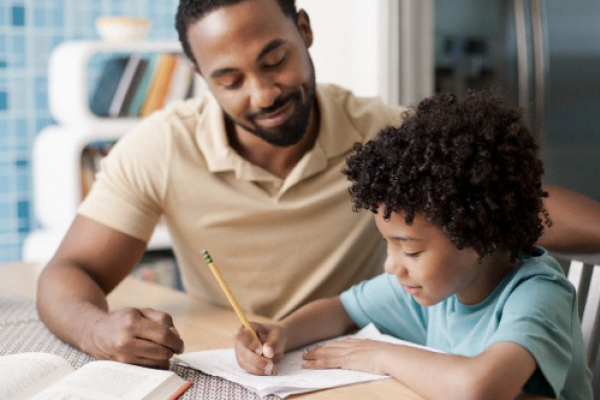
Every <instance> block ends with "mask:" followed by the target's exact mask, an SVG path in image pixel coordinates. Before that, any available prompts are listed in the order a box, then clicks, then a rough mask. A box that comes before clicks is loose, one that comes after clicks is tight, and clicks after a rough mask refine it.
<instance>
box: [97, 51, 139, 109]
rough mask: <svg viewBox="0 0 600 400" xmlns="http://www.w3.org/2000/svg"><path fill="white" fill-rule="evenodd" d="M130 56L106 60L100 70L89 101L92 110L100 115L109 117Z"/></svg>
mask: <svg viewBox="0 0 600 400" xmlns="http://www.w3.org/2000/svg"><path fill="white" fill-rule="evenodd" d="M128 60H129V57H114V58H110V59H108V60H106V62H105V63H104V64H103V66H102V69H101V71H100V78H99V79H98V81H97V82H96V87H95V89H94V91H93V92H92V96H91V98H90V101H89V107H90V111H92V113H94V114H95V115H97V116H99V117H107V116H108V115H109V110H110V107H111V104H112V102H113V98H114V97H115V93H116V91H117V87H118V86H119V81H120V79H121V76H122V75H123V72H124V71H125V67H126V66H127V63H128Z"/></svg>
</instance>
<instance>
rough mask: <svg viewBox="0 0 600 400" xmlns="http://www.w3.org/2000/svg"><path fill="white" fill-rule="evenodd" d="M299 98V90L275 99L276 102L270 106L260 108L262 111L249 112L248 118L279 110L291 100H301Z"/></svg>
mask: <svg viewBox="0 0 600 400" xmlns="http://www.w3.org/2000/svg"><path fill="white" fill-rule="evenodd" d="M299 99H300V94H299V93H298V92H295V93H292V94H290V95H289V96H287V97H279V98H277V99H276V100H275V102H274V103H273V104H272V105H271V106H270V107H267V108H262V109H260V111H257V112H255V113H252V114H249V115H248V117H247V118H248V119H249V120H251V121H252V120H254V119H256V118H260V117H262V116H263V115H265V114H270V113H272V112H275V111H277V110H279V109H280V108H281V107H283V106H284V105H286V104H287V103H288V102H289V101H290V100H299Z"/></svg>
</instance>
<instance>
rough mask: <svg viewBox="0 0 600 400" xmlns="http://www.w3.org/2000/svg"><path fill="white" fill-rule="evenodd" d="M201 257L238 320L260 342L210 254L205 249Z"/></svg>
mask: <svg viewBox="0 0 600 400" xmlns="http://www.w3.org/2000/svg"><path fill="white" fill-rule="evenodd" d="M202 258H204V261H206V263H207V264H208V266H209V267H210V270H211V271H212V273H213V274H214V276H215V278H217V281H218V282H219V285H221V289H223V291H224V292H225V295H226V296H227V299H228V300H229V302H230V303H231V306H232V307H233V310H234V311H235V313H236V314H237V316H238V318H239V319H240V321H242V324H244V326H245V327H246V329H248V330H249V331H250V333H251V334H252V336H254V337H255V338H256V340H258V343H262V342H261V341H260V339H259V338H258V335H257V334H256V332H254V329H252V326H250V322H248V320H247V319H246V316H245V315H244V313H243V312H242V310H241V309H240V306H239V305H238V303H237V301H235V297H233V293H231V290H229V287H228V286H227V284H226V283H225V280H223V277H222V276H221V273H220V272H219V270H218V269H217V266H216V265H215V262H214V261H213V259H212V257H211V256H210V254H208V251H207V250H202Z"/></svg>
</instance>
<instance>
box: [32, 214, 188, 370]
mask: <svg viewBox="0 0 600 400" xmlns="http://www.w3.org/2000/svg"><path fill="white" fill-rule="evenodd" d="M145 248H146V243H144V242H143V241H141V240H139V239H136V238H133V237H131V236H128V235H125V234H123V233H121V232H118V231H116V230H114V229H111V228H109V227H106V226H104V225H102V224H100V223H98V222H95V221H93V220H91V219H89V218H86V217H83V216H77V217H76V218H75V220H74V222H73V224H72V225H71V227H70V228H69V231H68V232H67V234H66V236H65V238H64V239H63V242H62V243H61V245H60V247H59V249H58V250H57V252H56V254H55V255H54V257H53V258H52V260H50V262H49V263H48V265H47V266H46V267H45V268H44V270H43V271H42V274H41V276H40V279H39V282H38V293H37V308H38V312H39V314H40V317H41V319H42V321H44V323H45V324H46V325H47V326H48V328H49V329H50V330H51V331H52V332H54V334H56V335H57V336H58V337H59V338H61V339H62V340H64V341H65V342H67V343H69V344H71V345H73V346H75V347H78V348H80V349H81V350H82V351H84V352H86V353H88V354H90V355H91V356H93V357H94V358H96V359H111V360H117V361H121V362H125V363H130V364H139V365H146V366H153V367H163V368H166V367H167V366H168V361H169V359H170V358H171V357H172V355H173V353H176V352H181V351H182V350H183V341H182V340H181V339H180V338H179V335H178V334H177V332H176V331H175V330H174V327H173V321H172V319H171V317H170V316H169V315H167V314H165V313H162V312H159V311H155V310H150V309H142V310H139V309H125V310H119V311H117V312H113V313H109V311H108V304H107V302H106V295H107V294H108V293H109V292H110V291H112V290H113V289H114V288H115V286H117V284H118V283H119V282H121V281H122V280H123V279H124V278H125V277H126V276H127V275H128V274H129V273H130V272H131V270H132V269H133V267H134V266H135V265H136V264H137V262H138V261H139V259H140V258H141V256H142V254H143V253H144V250H145Z"/></svg>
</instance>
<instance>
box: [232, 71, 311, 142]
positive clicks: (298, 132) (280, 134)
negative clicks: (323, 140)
mask: <svg viewBox="0 0 600 400" xmlns="http://www.w3.org/2000/svg"><path fill="white" fill-rule="evenodd" d="M310 68H311V79H310V84H309V87H308V88H307V90H306V99H305V101H304V102H302V93H301V90H300V89H298V90H296V91H295V92H293V93H291V94H289V95H288V96H286V97H279V98H277V99H276V100H275V102H274V103H273V105H272V106H271V107H269V108H264V109H262V110H260V111H258V112H255V113H252V114H249V115H246V116H245V117H244V122H242V121H239V120H236V119H233V118H232V117H231V115H229V114H227V113H226V115H227V118H229V120H230V121H232V122H233V123H234V124H236V125H238V126H240V127H242V128H244V129H245V130H247V131H248V132H251V133H253V134H254V135H256V136H257V137H259V138H261V139H262V140H264V141H265V142H267V143H269V144H271V145H273V146H277V147H288V146H293V145H295V144H296V143H298V142H299V141H300V140H301V139H302V138H303V137H304V135H305V134H306V131H307V130H308V124H309V121H310V113H311V110H312V108H313V106H314V104H315V98H316V83H315V70H314V67H313V64H312V60H311V62H310ZM288 102H294V103H295V108H296V110H295V112H294V114H293V115H292V116H291V117H290V118H289V119H288V120H287V121H285V122H284V123H283V124H282V125H280V126H278V127H276V128H274V129H273V130H267V129H263V128H261V127H260V126H259V125H258V124H257V123H256V122H255V121H256V119H257V118H259V117H260V116H262V115H264V114H268V113H271V112H274V111H276V110H279V109H281V107H282V106H285V105H286V104H288Z"/></svg>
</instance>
